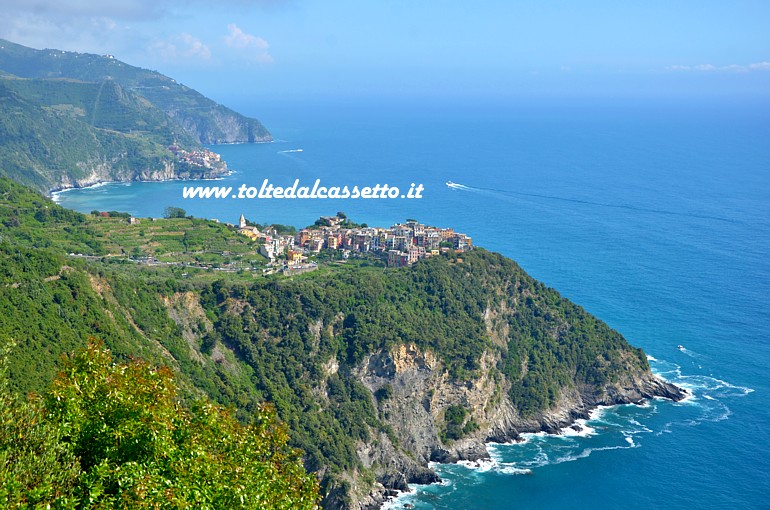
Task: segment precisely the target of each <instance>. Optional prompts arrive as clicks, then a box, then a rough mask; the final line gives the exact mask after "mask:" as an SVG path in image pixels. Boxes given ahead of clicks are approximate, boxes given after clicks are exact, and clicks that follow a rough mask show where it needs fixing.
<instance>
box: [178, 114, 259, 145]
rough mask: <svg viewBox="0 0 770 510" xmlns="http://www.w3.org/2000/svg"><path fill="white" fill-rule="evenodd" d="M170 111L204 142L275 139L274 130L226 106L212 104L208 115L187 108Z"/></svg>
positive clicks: (246, 141)
mask: <svg viewBox="0 0 770 510" xmlns="http://www.w3.org/2000/svg"><path fill="white" fill-rule="evenodd" d="M166 113H167V114H168V115H169V117H171V118H172V119H173V120H174V121H176V122H177V123H178V124H179V125H180V126H182V128H183V129H184V130H185V131H186V132H187V133H189V134H190V135H192V136H193V137H194V138H196V139H197V140H198V141H199V142H200V143H204V144H212V143H213V144H215V143H256V142H270V141H272V140H273V137H272V135H270V132H268V131H267V129H265V127H264V126H263V125H262V124H260V123H259V122H258V121H256V120H255V119H250V118H248V117H244V116H243V115H240V114H237V113H235V112H233V111H232V110H230V109H228V108H225V107H223V106H215V107H211V109H210V110H208V111H207V112H206V115H205V116H204V115H201V114H200V112H199V111H195V110H192V111H191V110H185V109H179V110H173V109H171V110H167V111H166Z"/></svg>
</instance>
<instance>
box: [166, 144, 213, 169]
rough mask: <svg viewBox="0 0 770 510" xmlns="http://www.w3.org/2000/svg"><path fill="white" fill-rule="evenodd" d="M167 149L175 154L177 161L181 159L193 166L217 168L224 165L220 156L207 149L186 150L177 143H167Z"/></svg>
mask: <svg viewBox="0 0 770 510" xmlns="http://www.w3.org/2000/svg"><path fill="white" fill-rule="evenodd" d="M168 150H169V151H171V153H172V154H174V156H176V159H177V161H182V162H184V163H188V164H190V165H193V166H199V167H203V168H217V167H219V166H223V165H224V162H223V161H222V156H220V155H219V154H217V153H216V152H213V151H210V150H208V149H197V150H193V151H186V150H184V149H182V148H181V147H179V146H178V145H169V147H168Z"/></svg>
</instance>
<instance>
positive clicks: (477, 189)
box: [446, 181, 737, 223]
mask: <svg viewBox="0 0 770 510" xmlns="http://www.w3.org/2000/svg"><path fill="white" fill-rule="evenodd" d="M446 185H447V187H449V188H451V189H455V190H460V191H470V192H474V193H484V194H488V195H492V196H498V197H500V198H505V197H508V198H511V197H516V196H519V197H530V198H537V199H546V200H558V201H561V202H570V203H573V204H583V205H591V206H596V207H606V208H611V209H626V210H629V211H636V212H645V213H652V214H665V215H668V216H684V217H689V218H700V219H708V220H716V221H723V222H726V223H737V222H736V221H735V220H731V219H728V218H723V217H720V216H712V215H709V214H697V213H685V212H681V211H673V210H668V209H654V208H650V207H639V206H635V205H630V204H613V203H609V202H598V201H593V200H584V199H580V198H571V197H564V196H559V195H549V194H543V193H529V192H525V191H519V190H513V189H498V188H485V187H481V186H466V185H465V184H458V183H456V182H452V181H447V182H446Z"/></svg>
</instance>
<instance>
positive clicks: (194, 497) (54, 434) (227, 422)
mask: <svg viewBox="0 0 770 510" xmlns="http://www.w3.org/2000/svg"><path fill="white" fill-rule="evenodd" d="M0 382H1V381H0ZM0 392H1V393H0V399H1V400H2V401H3V402H2V403H3V405H2V407H1V408H0V414H1V415H2V419H0V480H1V481H0V505H2V507H3V508H30V507H34V508H45V507H48V508H105V509H106V508H131V509H133V508H189V507H191V506H193V507H195V508H202V509H222V508H253V509H262V508H275V509H292V510H293V509H302V508H306V509H311V508H314V507H315V505H316V503H317V501H318V486H317V483H316V481H315V479H314V478H313V477H312V476H309V475H308V474H306V473H305V470H304V468H303V467H302V464H301V463H300V462H299V458H298V455H297V452H295V451H294V450H292V449H291V448H289V447H287V441H288V434H287V432H286V428H285V426H284V425H282V424H280V423H278V422H277V421H276V417H275V412H274V411H273V410H272V409H271V408H270V407H269V406H263V407H261V408H260V409H259V410H258V411H257V412H256V413H255V416H254V417H253V420H252V421H251V424H250V425H246V426H244V425H242V424H241V423H239V422H238V421H237V420H236V419H235V417H234V416H233V414H232V413H231V412H230V411H228V410H226V409H224V408H221V407H218V406H215V405H212V404H210V403H209V402H207V401H205V400H197V401H194V402H192V403H191V405H190V406H189V407H185V406H183V405H181V404H180V402H179V400H178V399H177V390H176V388H175V384H174V379H173V375H172V373H171V371H170V370H168V369H165V368H154V367H152V366H150V365H148V364H147V363H144V362H140V361H132V362H130V363H127V364H115V363H113V361H112V357H111V355H110V353H109V351H108V350H107V349H104V348H103V347H102V346H100V345H99V344H89V345H88V347H87V348H86V349H84V350H82V351H80V352H78V353H77V354H76V355H74V356H73V357H71V358H69V359H68V360H67V361H66V363H65V365H64V367H63V370H62V372H61V373H60V374H59V375H58V376H57V378H56V379H55V380H54V382H53V384H52V386H51V388H50V389H49V390H48V391H47V392H46V394H45V395H44V396H43V397H33V398H32V399H30V400H23V399H21V398H19V397H14V396H13V395H11V394H10V393H8V391H7V389H6V388H5V386H4V385H3V387H2V388H0Z"/></svg>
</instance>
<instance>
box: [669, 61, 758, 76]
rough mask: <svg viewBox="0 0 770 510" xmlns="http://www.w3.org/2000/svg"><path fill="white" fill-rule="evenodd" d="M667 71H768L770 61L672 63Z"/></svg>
mask: <svg viewBox="0 0 770 510" xmlns="http://www.w3.org/2000/svg"><path fill="white" fill-rule="evenodd" d="M666 70H667V71H695V72H701V73H716V72H721V73H748V72H751V71H770V62H765V61H763V62H755V63H753V64H746V65H743V64H729V65H726V66H715V65H714V64H698V65H694V66H687V65H672V66H668V67H666Z"/></svg>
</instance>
